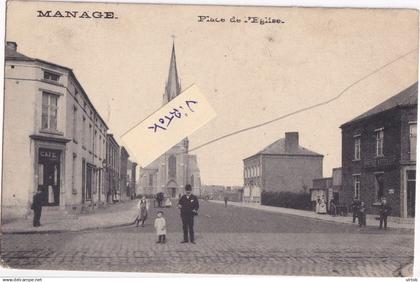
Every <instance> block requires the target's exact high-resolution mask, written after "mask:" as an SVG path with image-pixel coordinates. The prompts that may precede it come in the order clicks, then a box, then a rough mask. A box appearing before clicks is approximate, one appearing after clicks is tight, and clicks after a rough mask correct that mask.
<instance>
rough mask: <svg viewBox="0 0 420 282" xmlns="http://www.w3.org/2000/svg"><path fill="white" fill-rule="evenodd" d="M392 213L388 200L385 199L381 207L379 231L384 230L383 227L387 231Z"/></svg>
mask: <svg viewBox="0 0 420 282" xmlns="http://www.w3.org/2000/svg"><path fill="white" fill-rule="evenodd" d="M391 211H392V207H391V206H390V205H389V204H388V203H387V201H386V198H383V199H382V202H381V205H380V206H379V229H382V226H383V227H384V229H386V227H387V223H388V216H389V215H390V214H391Z"/></svg>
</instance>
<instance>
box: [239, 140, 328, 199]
mask: <svg viewBox="0 0 420 282" xmlns="http://www.w3.org/2000/svg"><path fill="white" fill-rule="evenodd" d="M323 158H324V156H323V155H320V154H318V153H315V152H312V151H310V150H308V149H305V148H303V147H302V146H300V145H299V133H298V132H286V135H285V138H282V139H279V140H277V141H276V142H274V143H273V144H271V145H269V146H267V147H266V148H264V149H263V150H261V151H260V152H258V153H256V154H255V155H252V156H250V157H248V158H246V159H244V160H243V162H244V193H243V198H244V201H251V202H260V199H261V198H260V197H261V196H260V195H261V192H262V191H266V192H269V191H270V192H271V191H272V192H276V191H278V192H280V191H283V192H284V191H289V192H308V193H309V188H310V187H311V185H312V180H313V179H315V178H321V177H322V161H323Z"/></svg>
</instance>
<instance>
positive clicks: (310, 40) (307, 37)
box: [6, 2, 418, 185]
mask: <svg viewBox="0 0 420 282" xmlns="http://www.w3.org/2000/svg"><path fill="white" fill-rule="evenodd" d="M40 9H42V10H56V9H59V10H78V11H85V10H86V11H113V12H114V13H115V14H116V15H117V17H118V19H112V20H105V19H73V18H69V19H66V18H64V19H63V18H39V17H37V12H36V11H37V10H40ZM198 16H210V17H214V18H216V17H217V18H225V19H226V21H227V22H224V23H214V22H210V23H209V22H207V23H206V22H199V21H198ZM232 16H235V17H237V18H241V19H244V18H245V17H250V16H251V17H261V18H264V17H271V18H276V19H277V18H278V19H281V20H282V21H283V22H284V23H282V24H264V25H260V24H250V23H246V24H245V23H230V22H229V19H230V18H231V17H232ZM6 27H7V31H6V40H7V41H15V42H17V44H18V51H19V52H21V53H23V54H25V55H27V56H30V57H34V58H39V59H43V60H47V61H50V62H54V63H57V64H60V65H64V66H67V67H69V68H71V69H73V71H74V73H75V74H76V77H77V78H78V80H79V82H80V83H81V84H82V86H83V88H84V89H85V90H86V92H87V94H88V96H89V98H90V99H91V101H92V102H93V104H94V105H95V107H96V109H97V111H98V112H99V113H100V115H101V116H102V118H103V119H104V120H105V121H106V122H107V124H108V126H109V128H110V130H111V131H112V133H114V135H116V137H117V139H118V136H121V135H122V134H123V133H124V132H125V131H126V130H128V129H129V128H130V127H131V126H133V125H134V124H136V123H138V122H139V121H141V120H143V119H145V118H146V117H147V116H148V115H150V114H151V113H152V112H154V111H156V110H157V109H159V108H160V107H161V106H162V96H163V93H164V88H165V83H166V79H167V75H168V69H169V61H170V55H171V48H172V42H173V40H175V48H176V56H177V66H178V74H179V76H180V79H181V85H182V88H185V87H187V86H189V85H191V84H195V85H196V86H197V87H198V88H199V89H200V91H201V92H202V93H203V94H204V95H205V97H206V98H207V100H208V101H209V103H210V104H211V105H212V106H213V108H214V109H215V111H216V113H217V116H216V118H214V119H213V120H212V121H210V122H209V123H207V124H206V125H204V126H203V127H201V128H200V129H198V130H197V131H195V132H194V133H193V134H191V135H190V136H189V140H190V147H191V148H194V147H197V146H200V145H201V144H203V143H206V142H208V141H210V140H212V139H214V138H217V137H219V136H222V135H225V134H228V133H230V132H233V131H236V130H239V129H242V128H246V127H249V126H253V125H257V124H259V123H262V122H264V121H268V120H271V119H274V118H276V117H279V116H282V115H285V114H288V113H290V112H293V111H296V110H298V109H301V108H304V107H308V106H311V105H314V104H317V103H320V102H322V101H325V100H329V99H331V98H333V97H335V96H336V95H338V94H339V93H340V92H341V91H342V90H343V89H345V88H346V87H347V86H349V85H350V84H352V83H353V82H355V81H357V80H359V79H360V78H361V77H363V76H365V75H367V74H369V73H371V72H373V71H375V70H376V69H378V68H380V67H381V66H383V65H385V64H387V63H388V62H390V61H393V60H395V59H397V58H399V57H401V56H402V55H404V54H407V53H408V52H410V51H412V50H415V49H416V48H418V14H417V12H416V11H414V10H384V9H309V8H275V7H260V8H258V7H239V6H238V7H228V6H224V7H221V6H220V7H217V6H182V5H179V6H175V5H168V6H164V5H136V4H98V3H96V4H92V3H90V4H87V3H43V2H9V4H8V9H7V22H6ZM173 36H175V39H173ZM417 62H418V50H417V51H415V52H412V53H410V54H408V55H407V56H404V57H402V58H401V59H399V60H397V61H395V62H394V63H392V64H390V65H388V66H387V67H386V68H384V69H382V70H381V71H379V72H377V73H375V74H374V75H372V76H370V77H368V78H367V79H365V80H362V81H361V82H360V83H358V84H356V85H355V86H353V87H352V88H350V89H349V90H348V91H347V92H345V93H344V95H342V96H341V97H340V99H337V100H335V101H333V102H331V103H329V104H327V105H324V106H322V107H318V108H315V109H311V110H308V111H304V112H301V113H299V114H296V115H293V116H290V117H287V118H285V119H282V120H279V121H277V122H274V123H271V124H269V125H266V126H263V127H259V128H256V129H253V130H250V131H246V132H244V133H241V134H237V135H234V136H231V137H229V138H225V139H222V140H220V141H218V142H214V143H211V144H209V145H207V146H204V147H202V148H200V149H197V150H195V151H193V152H192V153H193V154H196V155H197V158H198V162H199V166H200V171H201V181H202V184H223V185H242V184H243V161H242V160H243V159H244V158H246V157H248V156H251V155H253V154H255V153H256V152H258V151H260V150H261V149H263V148H264V147H265V146H267V145H269V144H271V143H273V142H275V141H276V140H278V139H279V138H283V137H284V133H285V132H287V131H298V132H299V142H300V145H301V146H303V147H305V148H307V149H310V150H312V151H315V152H317V153H320V154H323V155H324V164H323V174H324V176H325V177H328V176H331V170H332V168H334V167H340V166H341V130H340V128H339V127H340V125H341V124H343V123H345V122H347V121H349V120H351V119H352V118H354V117H356V116H358V115H360V114H362V113H363V112H365V111H367V110H369V109H370V108H372V107H374V106H375V105H377V104H379V103H380V102H382V101H384V100H386V99H388V98H390V97H392V96H393V95H395V94H397V93H398V92H400V91H402V90H403V89H405V88H407V87H408V86H410V85H412V84H413V83H415V82H416V81H417V77H418V73H417V72H418V64H417ZM162 153H163V152H162Z"/></svg>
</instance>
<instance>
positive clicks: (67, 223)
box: [1, 200, 137, 234]
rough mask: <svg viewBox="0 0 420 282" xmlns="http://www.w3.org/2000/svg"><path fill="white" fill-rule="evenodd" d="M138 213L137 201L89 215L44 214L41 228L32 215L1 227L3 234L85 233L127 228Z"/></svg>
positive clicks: (115, 205) (95, 211)
mask: <svg viewBox="0 0 420 282" xmlns="http://www.w3.org/2000/svg"><path fill="white" fill-rule="evenodd" d="M136 211H137V200H131V201H127V202H124V203H117V204H112V205H110V206H108V207H105V208H98V209H96V210H94V211H93V212H91V213H88V214H79V215H71V214H66V215H64V216H58V217H57V215H56V214H55V215H50V214H48V212H45V213H44V212H43V214H42V216H41V226H40V227H33V226H32V218H33V216H32V215H30V216H29V217H28V218H27V219H19V220H16V221H12V222H8V223H5V224H3V225H2V226H1V233H3V234H10V233H13V234H28V233H58V232H67V231H83V230H92V229H100V228H110V227H116V226H126V225H130V224H132V223H133V222H134V219H135V217H136Z"/></svg>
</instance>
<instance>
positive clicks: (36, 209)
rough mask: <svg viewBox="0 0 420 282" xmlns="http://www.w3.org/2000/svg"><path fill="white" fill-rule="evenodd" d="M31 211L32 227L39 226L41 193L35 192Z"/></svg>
mask: <svg viewBox="0 0 420 282" xmlns="http://www.w3.org/2000/svg"><path fill="white" fill-rule="evenodd" d="M31 209H32V210H33V211H34V220H33V226H34V227H38V226H41V221H40V220H41V213H42V192H41V191H37V192H36V193H35V195H34V197H33V199H32V205H31Z"/></svg>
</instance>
